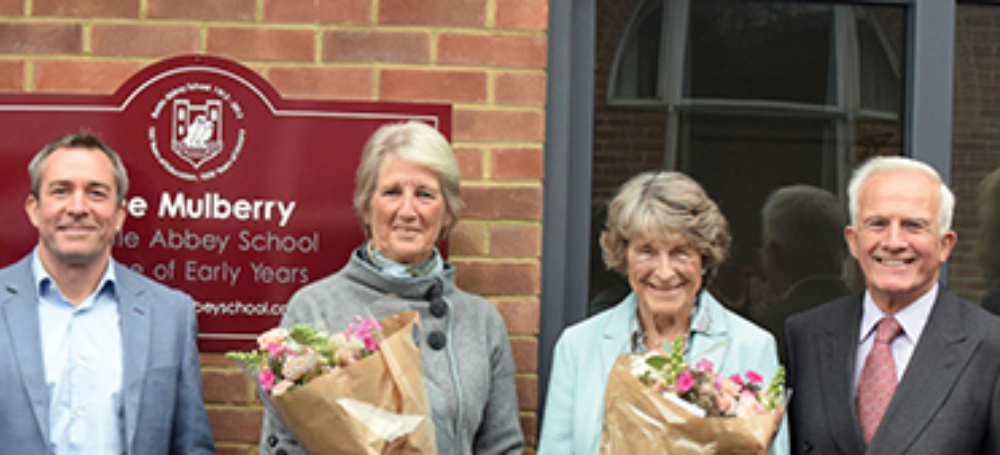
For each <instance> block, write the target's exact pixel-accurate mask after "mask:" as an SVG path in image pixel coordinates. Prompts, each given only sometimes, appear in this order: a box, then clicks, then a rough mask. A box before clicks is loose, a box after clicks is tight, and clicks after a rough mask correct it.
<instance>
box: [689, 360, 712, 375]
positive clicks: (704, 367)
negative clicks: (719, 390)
mask: <svg viewBox="0 0 1000 455" xmlns="http://www.w3.org/2000/svg"><path fill="white" fill-rule="evenodd" d="M712 368H715V365H712V362H711V361H710V360H708V359H701V361H700V362H698V364H697V365H695V366H694V369H696V370H698V371H704V372H705V373H711V372H712Z"/></svg>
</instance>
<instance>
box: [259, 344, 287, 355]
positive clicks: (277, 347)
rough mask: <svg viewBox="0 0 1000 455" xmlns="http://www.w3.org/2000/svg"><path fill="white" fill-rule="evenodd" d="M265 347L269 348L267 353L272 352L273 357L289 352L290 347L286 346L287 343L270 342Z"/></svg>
mask: <svg viewBox="0 0 1000 455" xmlns="http://www.w3.org/2000/svg"><path fill="white" fill-rule="evenodd" d="M264 349H265V350H267V353H268V354H271V356H272V357H281V356H283V355H285V354H287V353H288V352H289V349H288V348H287V347H285V345H283V344H279V343H268V344H267V345H266V346H264Z"/></svg>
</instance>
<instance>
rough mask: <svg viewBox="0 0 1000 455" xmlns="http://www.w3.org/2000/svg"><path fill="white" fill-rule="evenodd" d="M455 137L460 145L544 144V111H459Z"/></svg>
mask: <svg viewBox="0 0 1000 455" xmlns="http://www.w3.org/2000/svg"><path fill="white" fill-rule="evenodd" d="M452 125H453V126H452V136H453V139H454V140H456V141H458V140H462V141H507V142H542V141H544V140H545V115H544V113H543V112H542V111H529V110H502V111H496V110H481V109H470V108H462V107H459V108H455V111H454V117H453V120H452Z"/></svg>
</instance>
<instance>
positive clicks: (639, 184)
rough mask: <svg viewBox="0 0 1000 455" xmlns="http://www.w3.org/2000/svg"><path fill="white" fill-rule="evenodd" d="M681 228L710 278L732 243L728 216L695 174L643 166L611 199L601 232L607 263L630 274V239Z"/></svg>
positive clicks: (659, 234) (674, 233) (677, 231)
mask: <svg viewBox="0 0 1000 455" xmlns="http://www.w3.org/2000/svg"><path fill="white" fill-rule="evenodd" d="M678 234H679V235H681V236H683V237H684V239H685V240H687V241H688V242H690V243H691V245H692V246H693V247H694V248H695V249H696V250H697V251H698V253H699V254H700V255H701V258H702V267H704V269H705V279H706V280H709V279H711V278H712V277H714V276H715V272H716V271H717V270H718V268H719V265H721V264H722V261H723V260H725V258H726V255H727V254H728V252H729V246H730V244H731V243H732V237H731V236H730V234H729V223H727V222H726V217H725V216H723V214H722V212H721V211H720V210H719V207H718V206H717V205H716V204H715V202H713V201H712V200H711V199H710V198H709V197H708V195H707V194H705V190H703V189H702V188H701V185H698V183H697V182H695V181H694V180H692V179H691V178H690V177H688V176H686V175H684V174H681V173H679V172H644V173H642V174H639V175H637V176H635V177H632V178H631V179H630V180H629V181H627V182H625V184H624V185H622V186H621V188H620V189H619V190H618V193H617V194H616V195H615V197H614V199H612V200H611V202H610V203H609V205H608V222H607V225H606V226H605V230H604V232H603V233H602V234H601V250H602V253H603V256H604V263H605V265H607V267H608V268H609V269H612V270H615V271H617V272H618V273H621V274H622V275H627V274H628V244H629V242H630V241H632V240H635V239H640V238H649V237H655V236H669V235H678Z"/></svg>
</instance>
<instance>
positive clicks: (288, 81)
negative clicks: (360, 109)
mask: <svg viewBox="0 0 1000 455" xmlns="http://www.w3.org/2000/svg"><path fill="white" fill-rule="evenodd" d="M267 78H268V80H269V81H270V82H271V84H272V85H274V88H275V89H277V90H278V91H279V92H281V94H282V95H285V96H294V97H302V98H327V99H342V100H343V99H354V100H371V99H373V98H374V96H375V88H374V85H375V76H374V70H373V69H371V68H320V67H303V66H300V67H277V68H271V69H269V70H268V71H267Z"/></svg>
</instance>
